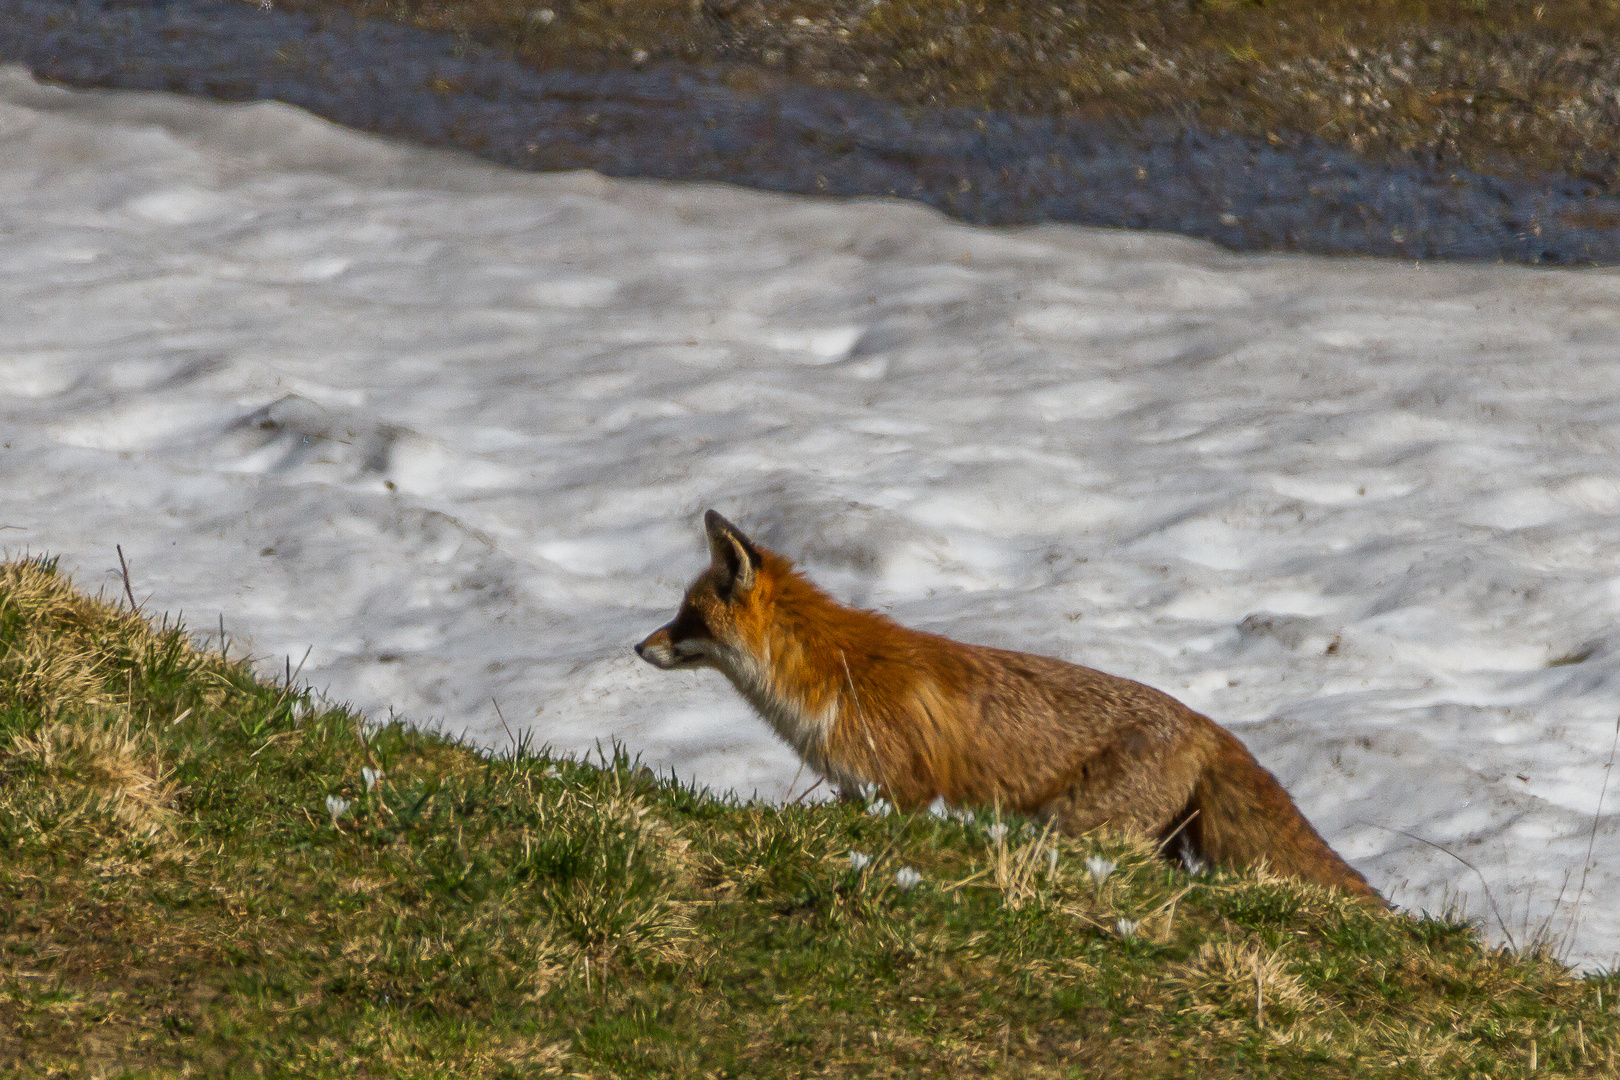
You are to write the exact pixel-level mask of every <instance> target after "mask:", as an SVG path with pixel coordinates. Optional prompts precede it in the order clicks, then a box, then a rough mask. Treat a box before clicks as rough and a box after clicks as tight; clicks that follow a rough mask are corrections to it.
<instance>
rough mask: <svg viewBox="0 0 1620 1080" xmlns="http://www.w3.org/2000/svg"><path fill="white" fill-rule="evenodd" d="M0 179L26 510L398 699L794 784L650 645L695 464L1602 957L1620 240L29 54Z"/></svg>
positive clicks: (951, 614)
mask: <svg viewBox="0 0 1620 1080" xmlns="http://www.w3.org/2000/svg"><path fill="white" fill-rule="evenodd" d="M0 192H4V197H3V198H0V436H3V437H0V442H3V443H4V446H3V448H0V527H3V529H4V530H5V531H0V544H4V545H5V546H6V548H7V550H8V551H9V552H11V553H13V554H15V553H19V552H21V551H24V550H27V551H36V552H51V553H59V554H60V555H62V557H63V561H64V565H65V566H66V567H68V568H69V569H72V570H73V571H74V572H75V573H76V574H77V576H78V578H79V580H80V581H81V583H84V584H87V585H90V586H92V587H95V586H96V585H98V584H99V585H104V586H106V587H108V588H114V587H117V588H121V585H118V584H117V581H118V579H117V576H116V567H117V558H116V555H115V554H114V545H115V544H122V545H123V548H124V551H125V553H126V554H127V555H128V556H129V559H130V563H131V567H132V571H133V575H134V582H135V586H136V591H137V594H138V595H139V596H141V597H142V598H147V603H148V605H149V607H150V608H152V609H154V610H167V611H171V612H173V611H183V612H184V613H185V616H186V620H187V622H188V624H189V625H191V626H193V627H195V628H197V629H198V630H199V631H207V630H209V629H211V628H213V627H215V626H216V623H217V620H218V619H219V618H220V617H221V616H223V618H224V619H225V622H226V626H227V629H228V630H229V631H230V632H231V633H232V634H233V635H235V636H236V637H237V638H238V639H239V640H241V641H243V642H245V643H247V644H248V645H250V646H251V648H252V650H253V652H254V654H255V655H257V656H261V657H264V658H265V662H266V664H269V665H273V666H274V667H275V668H276V669H278V670H279V669H280V668H281V666H282V663H283V660H282V658H283V657H284V656H286V655H290V656H291V658H292V662H293V663H297V661H298V658H299V657H300V656H303V655H304V654H305V652H306V649H307V650H308V652H309V655H308V659H307V661H306V662H305V664H304V667H303V677H304V678H307V679H309V680H311V681H312V682H314V683H315V684H316V685H317V686H321V687H325V688H327V690H328V693H329V694H330V696H332V697H333V698H336V699H341V700H350V701H353V702H354V703H355V704H357V705H359V706H361V707H363V708H365V709H368V710H371V711H372V712H373V713H374V714H378V715H382V714H385V713H386V710H388V709H389V708H395V709H398V710H399V711H400V712H401V713H402V714H403V715H404V716H406V717H407V718H409V719H410V720H412V721H414V722H419V723H424V724H442V725H443V726H444V727H446V728H447V729H449V730H453V731H465V732H467V733H468V734H469V735H470V736H471V737H473V738H475V739H477V740H479V741H482V742H485V743H487V744H490V745H496V746H501V745H504V744H505V742H506V740H507V735H506V732H505V731H504V730H503V728H502V726H501V724H500V722H499V721H498V720H497V718H496V715H495V710H494V708H493V705H492V701H494V700H498V701H499V702H500V703H501V708H502V711H503V713H504V715H505V717H506V720H507V722H508V723H510V724H511V725H512V726H513V727H514V728H521V729H523V730H526V731H529V732H532V733H533V735H534V737H535V738H536V740H537V741H539V742H542V743H550V744H552V745H553V746H555V747H558V748H560V749H564V750H569V751H573V752H579V753H584V752H589V751H592V750H593V748H594V747H595V746H596V745H598V743H601V744H604V745H605V744H606V743H608V741H609V740H612V739H618V740H622V741H623V742H625V743H626V744H627V745H628V746H630V747H631V748H632V749H633V750H635V751H639V752H640V753H641V754H642V755H643V759H644V760H645V761H646V762H647V763H648V764H650V765H652V766H655V767H658V768H663V769H673V770H675V771H676V772H677V773H679V774H681V775H682V776H687V777H695V778H697V779H698V780H700V781H702V782H704V783H707V784H709V785H712V786H713V787H715V788H717V789H722V790H725V789H730V790H735V791H738V792H741V793H743V794H748V793H751V792H756V791H757V792H758V793H759V794H760V795H762V796H765V797H772V798H779V797H782V796H783V795H785V794H786V791H787V786H788V784H789V782H790V781H791V780H792V778H793V776H794V774H795V771H796V769H797V766H798V762H797V759H796V758H794V756H793V755H792V753H791V752H790V751H788V750H787V749H786V748H785V747H784V746H782V745H780V744H779V743H777V742H776V741H775V739H774V736H772V735H771V733H770V731H769V729H768V728H767V727H766V726H765V724H764V723H763V722H761V721H759V720H758V719H757V718H754V717H753V716H752V715H751V714H750V713H749V711H748V709H747V707H746V706H745V705H744V704H743V703H742V702H741V700H740V699H738V698H737V697H736V696H735V695H734V694H733V692H732V691H731V690H730V689H729V687H728V686H726V685H725V684H724V681H723V680H722V679H721V678H720V677H719V676H718V675H715V674H713V673H663V672H658V671H656V670H654V669H652V668H651V667H649V666H648V665H646V664H643V663H641V662H640V661H638V660H637V659H636V658H635V657H634V655H633V654H632V653H631V652H630V648H629V646H630V645H631V644H632V643H633V642H635V641H636V640H638V639H639V638H640V637H641V636H643V635H644V634H645V633H646V632H648V631H649V630H651V629H652V628H653V627H655V626H657V625H659V624H660V623H662V622H663V621H665V620H666V619H668V618H669V616H670V615H671V613H672V612H673V611H674V608H675V606H676V604H677V603H678V601H679V598H680V594H681V590H682V588H683V587H684V585H685V583H686V581H687V580H688V579H689V578H690V577H691V576H692V575H693V574H695V573H696V572H697V571H698V570H699V569H701V567H702V565H703V563H704V554H703V545H702V539H701V532H700V526H699V516H700V514H701V512H702V510H703V509H704V508H706V507H710V506H713V507H716V508H718V509H720V510H721V511H722V512H723V513H725V514H727V516H729V517H731V518H732V519H733V520H735V521H737V522H738V523H739V524H741V525H743V526H744V527H745V528H748V529H750V530H752V532H753V534H754V535H755V536H756V538H757V539H759V540H760V541H762V542H764V543H766V544H768V545H770V546H773V547H775V548H777V549H778V550H780V551H781V552H783V553H784V554H787V555H789V556H791V557H793V558H796V559H798V560H800V561H801V562H802V564H803V565H804V566H805V567H806V569H807V570H808V571H809V572H810V574H811V576H812V577H813V578H815V579H816V580H817V581H819V582H821V583H822V584H824V585H826V586H827V587H829V588H830V589H831V590H832V591H833V592H834V593H835V594H836V595H838V596H840V597H842V598H844V599H846V600H849V601H851V602H854V603H857V604H861V605H866V606H873V607H877V608H880V609H883V610H887V611H889V612H891V613H892V614H893V615H894V616H895V617H896V618H898V619H900V620H901V621H902V622H905V623H907V624H909V625H913V626H918V627H922V628H926V629H930V630H934V631H938V632H943V633H948V634H950V635H952V636H955V637H958V638H961V639H964V640H968V641H975V642H982V643H986V644H993V645H999V646H1007V647H1014V648H1020V649H1025V650H1028V651H1033V652H1041V653H1046V654H1050V655H1055V656H1061V657H1064V658H1066V659H1070V660H1074V661H1076V662H1080V663H1085V664H1088V665H1090V666H1093V667H1098V668H1102V669H1104V670H1107V671H1111V672H1115V673H1118V674H1122V675H1126V676H1129V677H1132V678H1137V679H1140V680H1142V681H1144V682H1148V683H1150V684H1152V685H1155V686H1158V687H1161V688H1163V689H1165V690H1167V691H1169V692H1170V693H1172V694H1175V695H1176V696H1178V697H1180V698H1182V699H1183V700H1185V701H1186V702H1188V703H1189V704H1190V705H1192V706H1194V707H1195V708H1198V709H1200V710H1203V711H1206V712H1208V713H1209V714H1210V715H1211V716H1213V717H1214V718H1215V719H1217V720H1219V721H1221V722H1222V723H1224V724H1226V725H1228V726H1229V727H1231V728H1232V729H1233V730H1235V731H1236V732H1237V733H1238V734H1239V735H1240V736H1241V737H1242V738H1243V739H1244V740H1245V742H1246V743H1247V744H1248V745H1249V746H1250V747H1251V748H1252V749H1253V750H1254V751H1255V752H1256V754H1257V755H1258V756H1259V757H1260V758H1261V760H1262V761H1263V762H1265V763H1266V764H1267V765H1268V767H1270V768H1272V769H1273V770H1274V771H1276V772H1277V774H1278V775H1279V777H1280V778H1281V779H1282V780H1283V782H1284V783H1285V784H1286V785H1287V786H1288V787H1289V789H1290V790H1291V791H1292V792H1293V793H1294V795H1295V797H1296V798H1297V800H1298V801H1299V803H1300V804H1301V806H1302V808H1303V809H1304V810H1305V812H1306V813H1307V815H1308V816H1309V817H1310V818H1311V819H1312V821H1313V822H1314V823H1316V825H1317V826H1318V828H1319V829H1320V830H1321V831H1322V833H1323V834H1324V835H1325V836H1326V837H1327V838H1328V839H1329V841H1330V842H1331V843H1333V844H1334V845H1335V846H1336V847H1337V848H1338V849H1339V850H1340V851H1341V852H1343V853H1344V854H1345V855H1346V856H1347V857H1348V858H1350V859H1351V861H1352V862H1354V863H1355V864H1356V865H1357V867H1358V868H1360V869H1361V870H1363V871H1364V872H1365V873H1367V875H1368V876H1369V878H1370V879H1371V880H1372V881H1373V883H1374V884H1375V885H1377V886H1379V887H1380V888H1382V889H1384V890H1385V891H1386V892H1387V893H1388V895H1390V896H1391V897H1392V898H1393V899H1394V900H1396V901H1397V902H1399V903H1401V904H1404V905H1408V906H1412V907H1427V908H1430V909H1439V908H1442V907H1444V906H1446V905H1448V904H1453V903H1456V904H1465V905H1466V909H1467V911H1468V912H1469V913H1470V914H1473V915H1477V916H1481V917H1486V918H1488V920H1489V922H1490V926H1491V929H1492V932H1493V933H1494V934H1496V935H1498V936H1500V935H1501V934H1502V933H1503V930H1504V927H1505V930H1506V932H1508V933H1511V934H1512V935H1513V936H1514V937H1515V939H1518V940H1522V939H1524V938H1526V937H1529V936H1533V935H1534V934H1536V933H1537V932H1538V931H1540V932H1541V933H1543V934H1544V935H1546V936H1549V937H1551V938H1553V939H1555V940H1558V941H1560V942H1562V943H1563V946H1564V947H1566V948H1567V949H1568V955H1569V956H1570V958H1571V959H1572V960H1574V961H1576V962H1580V963H1583V964H1587V965H1592V964H1605V965H1610V964H1613V963H1614V962H1615V961H1616V958H1617V956H1620V914H1616V911H1620V905H1615V904H1614V903H1613V897H1614V896H1616V895H1617V887H1620V777H1616V778H1614V781H1613V782H1612V783H1611V784H1610V786H1609V789H1608V792H1607V795H1606V801H1605V802H1604V803H1603V813H1602V817H1601V819H1594V813H1595V811H1597V809H1598V805H1599V796H1600V791H1601V790H1602V786H1603V784H1604V783H1605V775H1606V762H1608V761H1609V760H1610V752H1611V746H1612V745H1613V743H1612V740H1613V739H1614V737H1615V733H1616V715H1617V713H1620V679H1617V676H1620V639H1617V638H1616V636H1615V634H1614V632H1613V629H1612V628H1613V626H1614V624H1615V621H1616V614H1617V612H1620V457H1617V452H1620V274H1617V273H1616V272H1615V271H1612V270H1596V271H1580V272H1570V271H1531V270H1526V269H1522V268H1511V267H1496V266H1458V265H1444V266H1442V265H1421V266H1414V265H1411V264H1398V263H1390V262H1385V261H1360V262H1356V261H1349V262H1347V261H1334V260H1330V259H1320V258H1292V257H1252V256H1244V257H1239V256H1234V255H1229V254H1225V253H1221V252H1219V251H1217V250H1216V249H1214V248H1211V247H1209V246H1207V245H1204V244H1201V243H1197V242H1192V241H1187V240H1182V239H1176V238H1167V237H1163V236H1155V235H1144V234H1131V233H1117V232H1106V231H1097V230H1086V229H1079V228H1069V227H1052V228H1041V229H1031V230H1023V231H994V230H986V229H975V228H970V227H965V226H960V225H955V224H950V223H947V222H946V221H945V220H943V219H942V218H940V217H939V216H937V215H935V214H934V213H932V212H929V211H926V210H924V209H921V208H919V207H916V206H911V205H906V204H901V203H891V202H881V201H861V202H818V201H812V200H806V199H798V198H791V197H778V196H769V195H762V194H757V193H751V192H745V191H739V190H733V189H726V188H720V187H693V186H685V187H680V186H673V185H665V184H657V183H646V182H630V181H612V180H605V179H602V178H600V177H597V176H594V175H588V174H570V175H550V176H537V175H526V174H519V173H513V172H506V171H502V170H500V169H498V168H495V167H492V166H488V165H484V164H479V163H475V162H471V161H467V160H464V159H460V158H456V157H452V156H449V155H445V154H442V153H439V152H435V151H431V150H424V149H420V148H415V147H409V146H402V145H393V144H389V143H385V142H383V141H380V140H377V139H375V138H371V137H368V136H364V135H359V134H355V133H352V132H347V131H343V130H341V129H338V128H335V127H332V126H331V125H328V124H325V123H323V122H321V121H318V120H315V119H313V118H311V117H309V116H307V115H305V114H302V113H300V112H298V111H296V110H293V109H291V108H288V107H285V106H280V105H274V104H256V105H246V106H242V105H221V104H214V103H205V102H199V101H192V100H185V99H178V98H170V97H166V96H162V95H144V94H139V95H138V94H116V93H81V92H69V91H65V90H61V89H57V88H52V87H44V86H39V85H36V84H35V83H33V82H32V80H31V79H30V78H29V77H28V76H27V75H26V74H24V73H23V72H22V71H20V70H19V69H15V68H13V69H0ZM803 786H804V783H803V782H801V784H800V787H801V788H802V787H803ZM312 797H313V796H312ZM1433 844H1438V845H1444V846H1445V847H1446V848H1449V849H1450V850H1451V851H1452V852H1455V853H1456V855H1458V856H1461V857H1462V858H1464V859H1467V860H1468V861H1469V862H1470V863H1472V864H1473V866H1474V867H1477V870H1478V875H1477V876H1476V874H1475V872H1474V871H1473V870H1471V869H1469V868H1468V867H1467V866H1465V865H1463V864H1462V863H1461V862H1460V861H1458V860H1457V859H1455V858H1453V857H1452V856H1451V855H1448V854H1446V853H1444V852H1443V851H1441V850H1439V849H1438V848H1436V847H1434V846H1431V845H1433ZM1589 846H1590V850H1591V858H1590V859H1588V858H1587V853H1588V848H1589ZM1482 878H1483V880H1484V881H1486V882H1488V883H1489V886H1490V890H1491V893H1492V896H1493V897H1494V901H1495V904H1496V905H1497V907H1498V908H1499V909H1500V915H1501V919H1500V922H1499V921H1498V920H1497V918H1496V917H1495V916H1494V915H1492V914H1491V912H1490V909H1489V905H1488V903H1487V901H1486V899H1485V896H1484V892H1483V890H1482V888H1481V879H1482ZM1583 885H1584V889H1583ZM1577 901H1578V902H1577Z"/></svg>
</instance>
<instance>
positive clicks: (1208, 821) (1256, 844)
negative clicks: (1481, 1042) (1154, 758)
mask: <svg viewBox="0 0 1620 1080" xmlns="http://www.w3.org/2000/svg"><path fill="white" fill-rule="evenodd" d="M1215 731H1216V738H1217V742H1216V745H1215V747H1214V753H1213V754H1212V755H1211V756H1210V759H1209V761H1208V763H1207V764H1206V765H1205V767H1204V770H1203V773H1202V775H1201V776H1200V777H1199V779H1198V781H1197V783H1196V785H1195V786H1194V787H1193V794H1192V799H1191V800H1190V801H1189V802H1188V804H1187V811H1186V813H1185V814H1183V815H1182V816H1181V819H1180V820H1181V821H1183V822H1185V830H1184V831H1185V833H1186V836H1187V840H1188V843H1189V845H1190V846H1191V848H1192V850H1193V852H1194V853H1195V854H1196V855H1197V856H1198V857H1199V858H1200V859H1202V860H1203V861H1204V862H1206V863H1209V864H1211V865H1216V866H1220V865H1225V866H1234V867H1241V866H1253V865H1255V864H1256V863H1259V862H1261V861H1262V860H1264V861H1265V862H1266V863H1268V864H1269V865H1270V867H1271V870H1272V872H1274V873H1277V874H1281V875H1283V876H1284V877H1293V878H1300V879H1302V880H1304V881H1314V882H1316V883H1317V884H1319V885H1331V886H1334V887H1335V888H1338V889H1340V890H1342V891H1344V892H1346V893H1349V894H1350V895H1352V896H1358V897H1361V898H1363V899H1365V900H1370V901H1372V902H1373V903H1376V904H1380V905H1382V904H1384V899H1383V897H1381V896H1379V895H1378V892H1377V890H1375V889H1374V888H1373V887H1372V886H1371V885H1369V884H1367V879H1366V878H1364V877H1362V876H1361V875H1360V874H1359V873H1357V872H1356V871H1355V870H1354V869H1353V868H1352V867H1351V866H1350V864H1349V863H1347V862H1345V861H1344V860H1343V859H1341V858H1339V856H1338V854H1337V853H1336V852H1335V851H1334V850H1333V849H1332V848H1330V847H1328V845H1327V841H1325V840H1323V839H1322V838H1321V837H1320V836H1319V835H1317V832H1316V830H1315V829H1313V828H1311V823H1310V822H1308V821H1306V820H1305V815H1304V814H1301V813H1300V812H1299V808H1298V807H1296V806H1295V805H1294V800H1293V799H1291V798H1289V797H1288V792H1286V791H1284V790H1283V786H1282V785H1281V784H1279V783H1278V782H1277V778H1276V777H1275V776H1272V775H1271V773H1269V772H1267V771H1266V770H1265V768H1264V767H1263V766H1262V765H1261V764H1260V763H1259V762H1258V761H1256V760H1255V759H1254V755H1253V754H1251V753H1249V751H1248V750H1246V749H1245V748H1244V746H1243V744H1242V743H1240V742H1239V741H1238V740H1237V739H1236V738H1235V737H1234V736H1233V735H1232V734H1231V733H1229V732H1227V731H1225V730H1224V729H1221V728H1216V729H1215ZM1195 811H1196V813H1194V812H1195Z"/></svg>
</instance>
